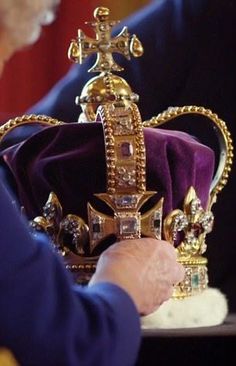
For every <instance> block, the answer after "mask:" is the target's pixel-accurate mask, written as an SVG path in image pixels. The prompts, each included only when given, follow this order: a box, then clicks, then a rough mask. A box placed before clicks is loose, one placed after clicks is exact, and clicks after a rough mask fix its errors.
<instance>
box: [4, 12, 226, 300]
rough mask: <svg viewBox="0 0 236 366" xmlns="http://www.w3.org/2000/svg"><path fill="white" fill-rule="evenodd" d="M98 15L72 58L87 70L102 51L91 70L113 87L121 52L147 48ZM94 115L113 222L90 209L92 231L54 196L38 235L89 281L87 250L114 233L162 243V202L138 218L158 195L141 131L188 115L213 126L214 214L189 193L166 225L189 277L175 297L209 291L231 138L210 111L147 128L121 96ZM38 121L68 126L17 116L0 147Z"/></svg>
mask: <svg viewBox="0 0 236 366" xmlns="http://www.w3.org/2000/svg"><path fill="white" fill-rule="evenodd" d="M94 16H95V20H96V21H95V22H91V23H90V24H91V25H92V27H93V28H94V29H95V32H96V39H95V40H94V39H91V38H89V37H86V36H85V34H84V33H83V32H82V31H81V30H79V31H78V38H77V40H72V42H71V45H70V48H69V57H70V58H71V59H72V60H73V61H74V62H79V63H82V62H83V61H84V59H85V58H86V57H87V56H88V55H90V54H91V53H94V52H96V53H97V60H96V62H95V65H94V66H93V67H92V68H91V69H90V71H99V72H101V75H102V77H103V75H104V77H106V76H107V75H109V76H110V80H112V73H111V71H114V70H115V71H120V70H121V68H120V67H119V66H118V65H117V64H116V62H115V61H114V59H113V57H112V53H113V52H118V53H122V54H123V55H124V56H126V57H127V58H130V53H131V54H133V55H134V56H135V57H137V56H140V55H141V54H142V52H143V49H142V45H141V43H140V42H139V40H138V39H137V37H136V36H132V37H131V36H130V35H129V33H128V30H127V28H126V27H125V28H123V30H122V31H121V33H120V34H119V35H118V36H116V37H115V38H111V29H112V27H113V26H114V25H115V24H116V23H117V22H113V21H110V20H109V10H108V9H106V8H97V9H96V10H95V12H94ZM108 89H109V90H110V88H108ZM109 90H108V92H109ZM113 92H114V90H113ZM108 96H109V95H108ZM128 97H129V96H128ZM127 100H128V103H127ZM88 101H89V98H88ZM96 114H97V117H98V118H99V119H100V120H101V121H102V123H103V130H104V141H105V156H106V166H107V191H106V192H104V193H98V194H96V196H97V197H98V198H99V199H101V200H102V201H104V202H105V203H106V204H107V205H109V206H110V207H111V208H112V210H113V212H114V216H113V217H111V216H107V215H104V214H103V213H101V212H98V211H96V210H95V209H94V208H93V207H92V206H91V205H90V204H89V203H88V224H86V223H85V222H84V221H83V220H82V219H81V218H79V217H78V216H76V215H67V216H66V217H63V210H62V207H61V205H60V202H59V200H58V198H57V197H56V195H55V194H54V193H53V192H52V193H51V194H50V196H49V199H48V201H47V203H46V205H45V206H44V208H43V215H42V216H38V217H36V218H35V219H34V220H33V221H32V225H33V226H34V227H35V228H36V229H40V230H44V231H46V232H50V233H51V235H52V237H53V241H54V243H55V244H56V247H57V248H58V249H59V250H60V252H61V253H62V254H63V255H64V256H65V260H66V263H67V267H68V268H69V269H71V270H72V271H83V272H84V273H86V276H88V273H90V272H93V271H94V268H95V266H96V260H97V257H92V256H86V254H85V252H86V251H85V250H84V249H85V247H86V245H87V243H88V242H89V253H90V254H91V255H92V253H93V252H94V249H95V248H96V247H97V246H98V245H99V243H100V242H102V241H103V240H104V238H106V237H107V236H108V235H109V234H114V233H115V234H116V237H117V239H118V240H121V239H129V238H139V237H141V236H149V237H154V238H158V239H160V238H161V237H162V204H163V199H161V200H160V201H159V202H158V203H157V204H156V205H155V206H154V207H153V208H152V209H150V210H149V211H148V212H146V213H144V214H142V215H141V212H140V209H141V207H142V206H143V204H144V203H145V202H146V201H147V200H148V199H149V198H150V197H151V196H152V195H153V194H155V193H156V192H150V191H146V153H145V144H144V135H143V127H158V126H160V125H163V124H165V123H167V122H169V121H170V120H172V119H173V118H176V117H178V116H181V115H183V114H200V115H204V116H205V117H207V118H208V119H209V120H210V121H211V122H213V123H214V126H215V127H216V130H217V134H218V139H219V145H220V149H221V154H220V159H219V166H218V169H217V171H216V174H215V177H214V179H213V181H212V185H211V190H210V192H209V203H208V207H207V208H206V211H204V210H203V208H202V206H201V202H200V201H199V199H198V197H197V195H196V192H195V191H194V188H193V187H190V189H189V191H188V192H186V197H185V201H184V204H183V210H179V209H178V210H174V211H173V212H171V213H169V214H168V215H167V217H166V218H165V219H164V224H163V231H164V232H163V237H164V238H165V239H167V240H169V241H170V242H172V243H173V244H175V242H176V240H177V238H178V235H179V233H180V232H182V233H183V234H184V235H183V236H184V238H183V240H182V241H181V243H180V245H179V246H178V248H177V250H178V254H179V261H180V262H182V263H183V264H184V266H185V268H186V277H185V279H184V281H183V282H181V283H180V284H179V285H178V286H176V288H175V292H174V297H177V298H179V297H185V296H188V295H191V294H194V293H198V292H199V291H202V290H203V289H204V288H206V287H207V281H208V280H207V267H206V263H207V261H206V259H205V258H204V257H202V254H203V253H204V251H205V249H206V245H205V236H206V234H207V233H208V232H210V231H211V229H212V225H213V215H212V213H211V211H210V209H211V206H212V204H213V203H214V202H215V201H216V196H217V194H218V193H219V192H220V191H221V190H222V188H223V187H224V185H225V184H226V183H227V179H228V175H229V172H230V169H231V165H232V158H233V145H232V139H231V136H230V132H229V131H228V129H227V127H226V124H225V122H224V121H222V120H221V119H220V118H219V117H218V116H217V115H216V114H215V113H213V112H212V111H210V110H209V109H205V108H204V107H198V106H184V107H171V108H169V109H168V110H166V111H164V112H163V113H160V114H159V115H158V116H157V117H153V118H152V119H151V120H150V121H145V122H143V123H142V120H141V117H140V113H139V110H138V107H137V106H136V104H135V103H134V102H133V101H132V98H130V99H129V98H127V95H126V96H124V98H123V99H122V96H119V99H115V100H114V99H112V98H111V100H110V101H109V98H107V99H106V102H104V103H100V105H98V106H97V107H96ZM35 122H37V123H41V124H46V125H57V124H61V123H63V122H61V121H57V120H55V119H52V118H50V117H47V116H35V115H30V116H23V117H18V118H16V119H12V120H10V121H8V122H7V123H6V124H5V125H3V126H2V127H0V141H1V140H2V139H3V137H4V136H5V135H6V134H7V133H8V132H9V131H11V130H12V129H13V128H15V127H17V126H20V125H24V124H29V123H35ZM58 222H59V223H60V224H59V225H58ZM196 232H197V235H195V234H196ZM65 233H66V234H68V233H69V234H71V235H72V239H73V240H72V242H73V244H74V248H75V249H74V253H76V259H75V255H74V253H73V255H72V256H73V258H72V260H71V258H70V254H71V253H70V252H71V251H70V250H69V249H68V247H67V246H66V245H65V244H64V242H63V234H65ZM67 258H69V260H67Z"/></svg>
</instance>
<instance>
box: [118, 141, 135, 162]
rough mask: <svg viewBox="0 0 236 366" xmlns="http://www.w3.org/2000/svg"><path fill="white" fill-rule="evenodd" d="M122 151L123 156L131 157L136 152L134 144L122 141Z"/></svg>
mask: <svg viewBox="0 0 236 366" xmlns="http://www.w3.org/2000/svg"><path fill="white" fill-rule="evenodd" d="M120 153H121V156H122V157H123V158H129V157H130V156H132V155H133V153H134V148H133V145H132V144H131V143H130V142H122V143H121V145H120Z"/></svg>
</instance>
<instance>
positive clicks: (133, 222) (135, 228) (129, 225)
mask: <svg viewBox="0 0 236 366" xmlns="http://www.w3.org/2000/svg"><path fill="white" fill-rule="evenodd" d="M118 219H119V231H120V236H121V237H123V238H138V237H139V235H140V218H139V215H135V216H134V215H132V214H130V215H129V214H124V215H118Z"/></svg>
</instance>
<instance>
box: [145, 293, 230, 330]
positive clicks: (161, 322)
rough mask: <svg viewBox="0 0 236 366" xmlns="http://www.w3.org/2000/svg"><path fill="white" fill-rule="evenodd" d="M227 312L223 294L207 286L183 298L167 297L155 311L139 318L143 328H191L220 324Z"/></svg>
mask: <svg viewBox="0 0 236 366" xmlns="http://www.w3.org/2000/svg"><path fill="white" fill-rule="evenodd" d="M227 313H228V304H227V300H226V297H225V295H224V294H222V293H221V292H220V290H218V289H215V288H208V289H206V290H205V291H203V292H202V293H201V294H198V295H195V296H191V297H187V298H185V299H181V300H177V299H169V300H168V301H166V302H165V303H163V304H162V305H161V306H160V307H159V309H158V310H157V311H155V312H154V313H152V314H150V315H147V316H144V317H142V318H141V326H142V328H143V329H154V328H163V329H164V328H166V329H170V328H193V327H206V326H213V325H218V324H221V323H222V322H223V321H224V320H225V318H226V316H227Z"/></svg>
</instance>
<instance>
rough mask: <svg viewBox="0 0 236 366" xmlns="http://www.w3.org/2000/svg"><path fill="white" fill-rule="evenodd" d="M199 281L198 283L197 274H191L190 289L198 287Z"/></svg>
mask: <svg viewBox="0 0 236 366" xmlns="http://www.w3.org/2000/svg"><path fill="white" fill-rule="evenodd" d="M199 284H200V281H199V274H198V273H193V274H192V276H191V285H192V288H194V289H196V288H198V287H199Z"/></svg>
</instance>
